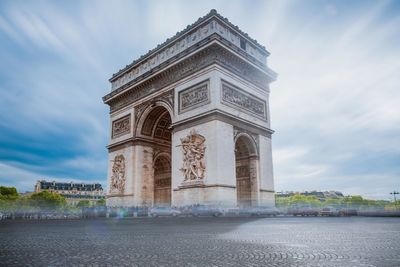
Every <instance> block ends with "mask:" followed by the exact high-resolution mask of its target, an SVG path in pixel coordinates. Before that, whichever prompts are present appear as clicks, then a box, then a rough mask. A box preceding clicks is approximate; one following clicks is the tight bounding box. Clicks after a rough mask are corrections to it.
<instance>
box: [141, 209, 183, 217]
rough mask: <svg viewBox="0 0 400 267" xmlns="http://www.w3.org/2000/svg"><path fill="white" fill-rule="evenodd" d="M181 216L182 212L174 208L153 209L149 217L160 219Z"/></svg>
mask: <svg viewBox="0 0 400 267" xmlns="http://www.w3.org/2000/svg"><path fill="white" fill-rule="evenodd" d="M180 214H181V211H180V210H178V209H176V208H172V207H154V208H151V209H150V211H149V215H150V216H152V217H158V216H174V217H176V216H179V215H180Z"/></svg>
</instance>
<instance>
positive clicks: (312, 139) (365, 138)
mask: <svg viewBox="0 0 400 267" xmlns="http://www.w3.org/2000/svg"><path fill="white" fill-rule="evenodd" d="M212 8H216V9H217V10H218V11H219V12H220V13H221V14H222V15H223V16H226V17H228V18H229V20H230V21H232V22H233V23H234V24H236V25H238V26H239V27H240V28H241V29H242V30H244V31H245V32H248V33H249V34H250V35H251V36H252V37H254V38H255V39H257V40H258V41H259V42H260V43H262V44H264V45H265V46H266V47H267V49H268V50H269V51H270V52H271V56H270V58H269V65H270V66H271V67H272V68H273V69H274V70H276V71H277V72H278V73H279V78H278V81H277V82H275V83H274V84H272V86H271V98H270V100H271V103H270V104H271V119H272V127H273V129H274V130H276V134H275V135H274V136H273V149H274V150H273V153H274V162H275V165H274V171H275V180H276V181H275V184H276V190H312V189H333V190H342V191H344V192H345V193H351V194H364V195H366V196H368V197H374V198H388V197H389V194H388V192H389V191H390V190H393V189H399V186H400V185H399V181H400V179H399V178H400V164H399V162H400V108H399V106H400V105H399V103H400V91H399V90H398V88H399V85H400V75H398V73H399V72H400V50H399V43H400V5H399V3H398V2H397V1H356V0H353V1H346V3H344V2H342V1H311V2H306V3H304V2H300V1H251V3H250V2H248V1H202V2H188V1H113V2H112V3H110V2H109V1H83V2H80V1H71V2H51V1H32V2H23V1H21V2H20V1H3V2H1V3H0V57H1V59H2V64H0V164H1V165H0V170H2V171H0V183H4V184H7V185H9V184H15V185H17V186H18V188H19V189H20V190H32V187H33V183H34V181H36V180H37V179H38V178H40V177H49V178H52V177H60V178H61V179H62V178H68V179H72V178H73V179H76V180H82V181H85V180H86V181H93V180H96V181H100V182H102V183H103V184H105V183H106V162H107V152H106V149H105V146H106V144H107V141H108V127H109V124H108V110H107V107H106V106H105V105H103V104H102V102H101V97H102V96H103V95H105V94H106V93H107V92H109V88H110V86H109V84H108V81H107V80H108V78H109V77H110V76H111V74H112V73H114V72H116V71H118V70H119V69H121V68H123V67H124V66H125V65H127V64H129V63H131V62H132V61H133V60H134V59H136V58H138V57H139V56H140V55H142V54H144V53H145V52H147V50H149V49H152V48H154V47H155V46H156V45H157V44H158V43H162V42H163V41H164V40H165V39H166V38H168V37H170V36H172V35H174V34H175V33H176V32H177V31H180V30H182V29H183V28H185V27H186V25H187V24H191V23H193V22H194V21H195V20H196V19H197V18H198V17H200V16H203V15H205V14H206V13H207V12H208V11H209V10H210V9H212ZM13 181H14V182H13Z"/></svg>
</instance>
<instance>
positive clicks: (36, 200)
mask: <svg viewBox="0 0 400 267" xmlns="http://www.w3.org/2000/svg"><path fill="white" fill-rule="evenodd" d="M29 200H30V203H31V205H32V206H33V207H36V208H39V209H42V210H58V209H61V208H63V207H65V205H66V203H67V202H66V200H65V198H64V197H63V196H62V195H60V194H57V193H54V192H49V191H47V190H46V191H42V192H39V193H33V194H32V195H31V196H30V197H29Z"/></svg>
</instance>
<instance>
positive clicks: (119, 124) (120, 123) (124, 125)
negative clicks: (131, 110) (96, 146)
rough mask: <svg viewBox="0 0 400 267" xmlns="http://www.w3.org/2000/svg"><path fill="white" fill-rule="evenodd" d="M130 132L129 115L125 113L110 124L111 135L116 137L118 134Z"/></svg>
mask: <svg viewBox="0 0 400 267" xmlns="http://www.w3.org/2000/svg"><path fill="white" fill-rule="evenodd" d="M130 132H131V115H130V114H129V115H126V116H124V117H122V118H120V119H118V120H116V121H113V124H112V137H113V138H116V137H118V136H121V135H124V134H127V133H130Z"/></svg>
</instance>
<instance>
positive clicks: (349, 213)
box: [339, 208, 358, 216]
mask: <svg viewBox="0 0 400 267" xmlns="http://www.w3.org/2000/svg"><path fill="white" fill-rule="evenodd" d="M357 215H358V212H357V210H356V209H348V208H343V209H340V210H339V216H357Z"/></svg>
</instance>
